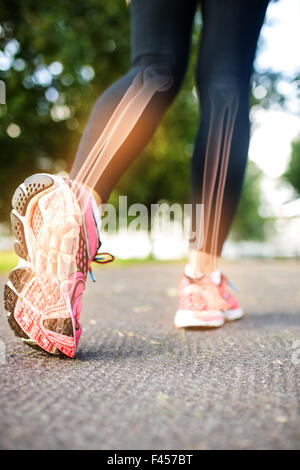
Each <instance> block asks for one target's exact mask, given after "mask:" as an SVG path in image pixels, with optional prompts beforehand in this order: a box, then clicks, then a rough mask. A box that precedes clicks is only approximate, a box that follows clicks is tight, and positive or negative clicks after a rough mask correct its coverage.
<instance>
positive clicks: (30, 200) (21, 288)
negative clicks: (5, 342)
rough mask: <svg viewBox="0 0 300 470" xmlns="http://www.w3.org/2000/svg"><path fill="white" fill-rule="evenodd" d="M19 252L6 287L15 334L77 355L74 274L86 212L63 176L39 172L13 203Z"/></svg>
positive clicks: (55, 350) (49, 349)
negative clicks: (72, 300)
mask: <svg viewBox="0 0 300 470" xmlns="http://www.w3.org/2000/svg"><path fill="white" fill-rule="evenodd" d="M12 206H13V210H12V212H11V223H12V229H13V232H14V235H15V238H16V240H15V244H14V249H15V252H16V254H17V255H18V256H19V257H20V261H19V264H18V266H17V267H16V268H15V269H14V270H13V271H12V272H11V273H10V275H9V280H8V282H7V284H6V285H5V287H4V306H5V309H6V310H7V312H8V314H7V319H8V323H9V325H10V327H11V328H12V330H13V331H14V333H15V334H16V335H17V336H18V337H20V338H22V340H23V341H24V342H25V343H27V344H29V345H31V346H36V345H38V346H39V347H41V348H42V349H44V350H45V351H47V352H49V353H51V354H57V353H59V351H61V352H62V353H64V354H65V355H67V356H69V357H74V355H75V334H74V321H73V316H72V309H71V305H70V300H69V295H68V292H69V284H70V281H69V276H70V275H72V274H73V273H76V271H77V265H76V252H77V249H78V241H79V230H80V225H81V222H82V217H81V211H80V208H79V205H78V203H77V202H76V200H75V196H74V194H73V192H72V191H71V188H70V186H69V185H68V183H67V182H66V181H65V180H63V179H62V178H59V177H56V176H52V175H51V176H50V175H44V174H36V175H33V176H30V177H29V178H27V179H26V180H25V181H24V183H23V184H21V185H20V186H19V187H18V188H17V189H16V191H15V193H14V196H13V199H12Z"/></svg>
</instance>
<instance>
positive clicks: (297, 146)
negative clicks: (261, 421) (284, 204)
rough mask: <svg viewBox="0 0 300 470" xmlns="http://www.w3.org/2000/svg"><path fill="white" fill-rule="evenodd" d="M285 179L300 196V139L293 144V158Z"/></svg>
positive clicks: (284, 176)
mask: <svg viewBox="0 0 300 470" xmlns="http://www.w3.org/2000/svg"><path fill="white" fill-rule="evenodd" d="M283 179H284V180H285V181H287V182H288V183H290V184H291V185H292V186H293V188H294V190H295V191H296V193H297V195H298V196H300V139H299V140H295V141H294V142H292V152H291V158H290V162H289V165H288V169H287V171H286V172H285V173H284V175H283Z"/></svg>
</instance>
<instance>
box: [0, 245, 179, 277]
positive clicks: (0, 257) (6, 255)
mask: <svg viewBox="0 0 300 470" xmlns="http://www.w3.org/2000/svg"><path fill="white" fill-rule="evenodd" d="M165 262H168V263H169V262H170V263H177V262H178V261H160V260H156V259H155V258H153V257H152V256H149V257H148V258H146V259H136V258H131V259H115V261H114V262H113V263H109V264H108V265H107V266H111V267H117V266H130V265H135V264H145V263H147V264H148V263H165ZM17 264H18V256H17V255H16V254H15V253H14V252H13V251H1V252H0V274H7V273H9V272H10V271H11V270H12V269H13V268H14V267H15V266H16V265H17ZM93 266H94V267H93V269H94V268H96V267H97V264H96V263H95V264H94V265H93Z"/></svg>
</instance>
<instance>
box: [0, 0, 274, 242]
mask: <svg viewBox="0 0 300 470" xmlns="http://www.w3.org/2000/svg"><path fill="white" fill-rule="evenodd" d="M129 28H130V25H129V11H128V8H127V7H126V4H125V1H124V0H107V1H106V2H101V1H99V0H85V1H84V2H74V1H71V0H52V1H51V2H50V3H49V2H48V1H47V2H46V1H45V0H40V1H39V2H36V1H34V0H26V2H20V1H17V0H2V2H1V16H0V51H1V50H2V51H3V52H2V53H1V52H0V79H2V80H4V82H5V83H6V89H7V104H6V105H0V148H1V157H0V158H1V172H0V220H8V217H9V212H10V200H11V197H12V194H13V191H14V189H15V187H16V186H17V185H18V184H19V183H20V182H21V181H22V180H23V179H24V178H25V177H27V176H29V175H30V174H32V173H35V172H38V171H47V172H56V171H58V170H61V169H66V170H69V169H70V166H71V163H72V159H73V157H74V154H75V152H76V148H77V146H78V143H79V140H80V137H81V135H82V132H83V129H84V124H85V122H86V120H87V117H88V115H89V112H90V110H91V107H92V105H93V103H94V101H95V100H96V98H97V97H98V96H99V94H100V93H101V92H102V91H103V90H104V89H105V88H106V87H108V86H109V85H110V84H111V83H112V82H113V81H115V80H116V79H118V78H119V77H120V76H121V75H122V74H123V73H124V72H126V70H127V68H128V64H129V55H130V51H129V37H130V32H129ZM200 33H201V19H200V15H197V18H196V26H195V31H194V34H193V41H192V55H191V64H190V68H189V71H188V74H187V77H186V80H185V83H184V86H183V89H182V91H181V93H180V95H179V97H178V98H177V100H176V101H175V103H174V104H173V106H172V107H171V109H170V110H169V111H168V113H167V114H166V116H165V118H164V119H163V123H162V125H161V126H160V128H159V129H158V131H157V133H156V135H155V137H154V139H153V141H152V142H151V143H150V144H149V145H148V147H147V148H146V149H145V151H144V152H143V154H142V155H141V157H140V158H139V159H138V160H137V161H136V163H135V164H134V165H133V166H132V168H131V169H130V170H129V171H128V172H127V173H126V174H125V175H124V176H123V178H122V179H121V181H120V183H119V185H118V187H117V188H116V190H115V191H114V193H113V195H112V198H111V202H115V203H117V202H116V201H117V197H118V194H127V195H128V197H129V203H133V202H136V201H139V202H143V203H145V204H147V205H150V204H151V203H156V202H158V201H159V200H161V199H167V200H168V201H169V202H171V203H173V202H181V203H183V202H188V201H189V195H190V189H189V166H190V158H191V155H192V150H193V145H194V138H195V135H196V128H197V122H198V119H199V109H198V102H197V99H196V97H195V93H194V91H192V90H193V87H194V66H195V62H196V58H197V50H198V44H199V35H200ZM15 41H17V42H15ZM1 54H2V55H1ZM3 54H4V55H3ZM3 58H4V59H5V58H6V60H7V65H6V66H5V65H4V66H3V62H2V66H1V59H2V61H3ZM61 66H62V67H63V69H62V70H59V68H60V67H61ZM262 79H263V77H261V76H259V75H257V77H256V83H257V84H260V83H261V80H262ZM268 79H269V82H270V80H271V82H270V83H271V85H270V83H269V82H268V81H266V80H265V82H264V86H266V87H268V86H269V88H270V86H271V87H272V79H274V77H272V76H271V77H269V78H268ZM273 88H274V87H273ZM273 88H272V90H271V91H270V93H268V95H267V98H270V97H272V96H273V95H272V93H273V92H274V89H273ZM270 89H271V88H270ZM273 94H274V93H273ZM270 99H271V98H270ZM257 103H258V100H254V101H253V104H257ZM11 124H15V125H17V126H18V127H19V129H20V135H19V136H18V137H12V136H10V135H9V134H11V135H13V134H14V133H13V132H11V128H10V127H9V126H11ZM9 129H10V130H9ZM14 129H16V128H14ZM249 168H250V172H249V173H248V176H247V179H246V184H245V190H244V195H243V198H242V201H241V205H240V210H239V212H238V216H237V219H236V221H235V226H234V233H235V236H236V237H243V238H247V239H248V238H251V237H254V238H255V237H256V238H257V237H258V238H260V237H261V230H262V226H263V219H262V218H261V217H259V215H258V206H259V194H260V189H259V184H258V180H259V176H258V174H256V176H255V177H254V175H253V174H252V173H251V171H252V170H251V168H252V165H250V166H249ZM243 208H244V209H243Z"/></svg>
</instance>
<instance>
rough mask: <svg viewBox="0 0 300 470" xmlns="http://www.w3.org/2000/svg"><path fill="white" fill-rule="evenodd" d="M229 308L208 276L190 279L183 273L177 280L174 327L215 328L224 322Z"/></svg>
mask: <svg viewBox="0 0 300 470" xmlns="http://www.w3.org/2000/svg"><path fill="white" fill-rule="evenodd" d="M229 308H230V305H229V303H227V301H226V300H224V299H223V298H222V297H221V296H220V294H219V290H218V288H217V286H216V285H215V284H214V283H213V281H212V280H211V278H210V277H209V276H202V277H201V278H200V279H192V278H190V277H188V276H186V275H185V274H184V275H182V276H181V279H180V282H179V307H178V310H177V312H176V315H175V320H174V323H175V326H176V328H187V327H205V328H217V327H220V326H223V325H224V323H225V319H226V318H225V312H226V310H228V309H229Z"/></svg>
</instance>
